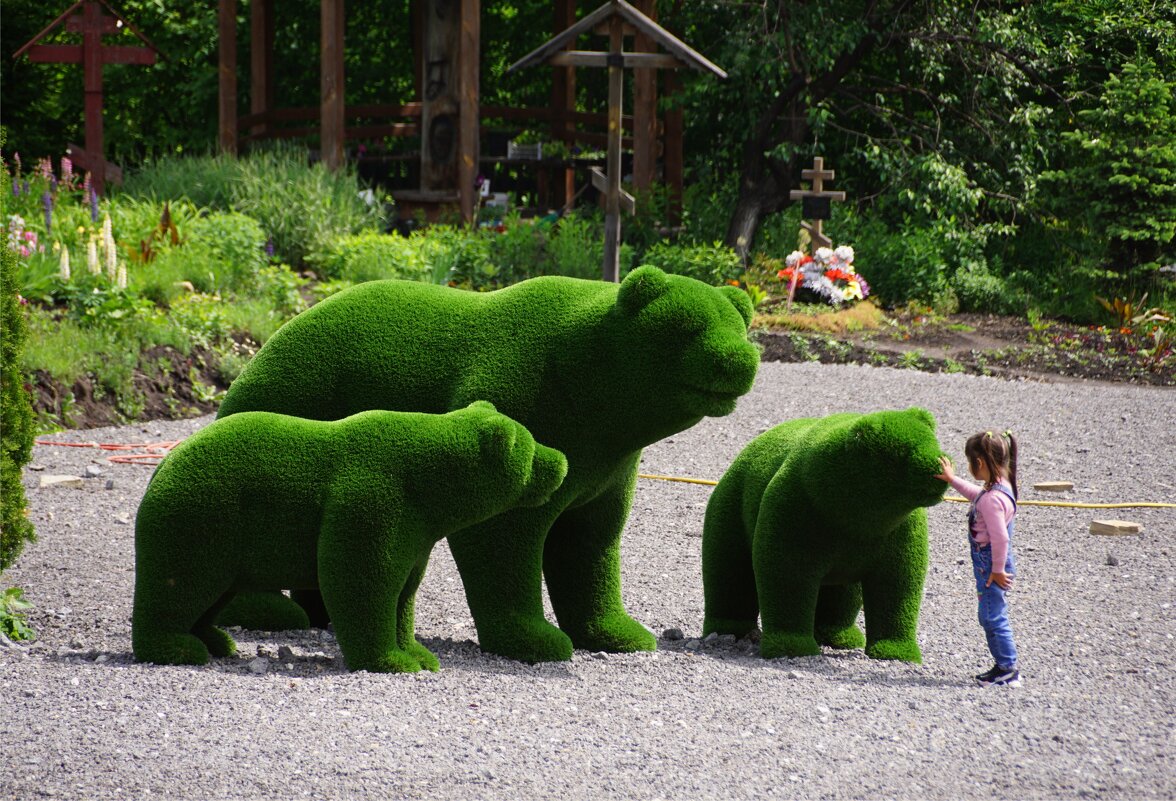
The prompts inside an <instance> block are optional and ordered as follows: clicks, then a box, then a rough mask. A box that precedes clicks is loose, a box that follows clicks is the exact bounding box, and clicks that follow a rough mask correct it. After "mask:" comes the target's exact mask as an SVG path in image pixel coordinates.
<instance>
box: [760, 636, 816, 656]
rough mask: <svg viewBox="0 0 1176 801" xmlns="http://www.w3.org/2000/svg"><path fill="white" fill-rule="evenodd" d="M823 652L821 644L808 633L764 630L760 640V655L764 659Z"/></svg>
mask: <svg viewBox="0 0 1176 801" xmlns="http://www.w3.org/2000/svg"><path fill="white" fill-rule="evenodd" d="M820 653H821V646H819V645H817V641H816V639H814V638H813V637H812V636H810V635H807V634H789V633H787V632H782V631H773V632H770V633H769V632H766V631H765V632H764V635H763V639H761V640H760V655H761V656H763V657H764V659H776V658H777V657H781V656H793V657H795V656H817V655H818V654H820Z"/></svg>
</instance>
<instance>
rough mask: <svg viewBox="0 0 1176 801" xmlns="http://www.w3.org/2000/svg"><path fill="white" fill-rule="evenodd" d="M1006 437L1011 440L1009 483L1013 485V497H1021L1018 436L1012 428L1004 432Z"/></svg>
mask: <svg viewBox="0 0 1176 801" xmlns="http://www.w3.org/2000/svg"><path fill="white" fill-rule="evenodd" d="M1004 438H1005V439H1007V440H1008V442H1009V483H1010V484H1012V485H1013V499H1014V500H1016V499H1018V498H1019V497H1020V493H1019V492H1018V491H1017V438H1016V437H1014V436H1013V432H1012V431H1011V430H1006V431H1005V432H1004Z"/></svg>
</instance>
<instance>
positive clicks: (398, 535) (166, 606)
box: [132, 402, 567, 672]
mask: <svg viewBox="0 0 1176 801" xmlns="http://www.w3.org/2000/svg"><path fill="white" fill-rule="evenodd" d="M566 473H567V461H566V460H565V459H564V457H563V455H562V454H561V453H559V452H558V451H555V450H552V449H551V448H547V447H544V446H542V445H538V444H536V442H535V440H534V439H533V438H532V437H531V435H530V434H529V433H528V432H527V430H526V429H525V428H523V427H522V426H521V425H519V424H518V423H516V422H514V421H513V420H510V419H509V418H507V417H505V416H503V415H501V414H498V413H497V412H495V410H494V408H493V406H491V405H490V404H489V403H484V402H479V403H474V404H471V405H470V407H469V408H466V409H461V410H459V411H454V412H450V413H449V414H445V415H431V414H417V413H407V412H386V411H369V412H363V413H361V414H356V415H354V416H352V417H348V418H346V419H344V420H339V421H336V422H323V421H317V420H304V419H301V418H296V417H288V416H286V415H281V414H274V413H272V412H248V413H244V414H237V415H233V416H232V417H228V418H225V419H223V420H218V421H216V422H214V423H213V424H211V425H209V426H208V427H207V428H205V429H203V430H201V431H199V432H197V433H196V434H195V435H193V436H191V437H189V438H188V439H187V440H185V441H184V442H182V443H181V444H180V445H179V447H177V448H176V449H175V450H174V451H172V452H171V453H170V454H168V456H167V458H166V459H164V460H163V462H162V463H161V464H160V466H159V468H158V469H157V470H156V472H155V474H154V475H153V476H152V478H151V483H150V484H149V485H148V487H147V491H146V493H145V495H144V497H143V501H142V503H141V504H140V506H139V514H138V518H137V520H136V522H135V573H136V575H135V601H134V612H133V618H132V643H133V647H134V652H135V658H136V659H138V660H140V661H144V662H157V663H161V664H203V663H205V662H207V661H208V657H209V653H210V652H211V653H212V654H214V655H216V656H227V655H229V654H232V653H234V652H235V651H236V645H235V644H234V642H233V640H232V638H231V637H230V636H229V634H228V633H227V632H225V631H224V630H223V629H219V628H217V627H215V626H214V625H213V621H214V620H215V618H216V615H217V613H218V612H219V611H220V609H221V607H222V606H223V605H224V604H225V603H226V602H227V601H228V599H229V598H230V597H231V596H232V595H233V593H235V592H236V591H238V590H262V589H269V590H280V589H283V588H287V587H293V588H321V591H322V598H323V602H324V604H325V605H326V609H327V611H328V612H329V613H330V615H331V619H332V621H333V622H334V625H335V636H336V638H337V640H338V642H339V649H340V650H341V651H342V652H343V658H344V660H345V661H346V663H347V667H348V668H350V669H351V670H370V671H378V672H406V671H416V670H420V669H421V668H427V669H429V670H436V669H437V658H436V657H435V656H433V654H431V653H430V652H429V651H428V650H426V649H425V647H424V646H423V645H421V644H420V642H418V641H417V639H416V636H415V634H414V627H413V602H414V598H415V595H416V590H417V586H418V585H419V584H420V580H421V577H422V576H423V575H424V572H425V567H426V565H427V563H428V559H429V552H430V551H431V550H432V548H433V545H434V544H436V542H437V541H438V540H439V539H440V538H441V537H443V536H445V535H447V534H449V533H450V532H452V531H456V530H458V529H461V528H464V527H466V526H469V525H470V524H472V523H477V522H479V521H481V520H485V519H486V518H488V517H491V516H493V515H495V514H498V513H499V512H501V511H502V510H504V509H508V508H512V507H515V506H520V507H533V506H537V505H539V504H543V503H545V502H547V500H548V499H549V498H550V497H551V495H552V493H553V492H555V491H556V489H557V488H558V487H559V485H560V483H561V482H562V481H563V478H564V476H565V474H566Z"/></svg>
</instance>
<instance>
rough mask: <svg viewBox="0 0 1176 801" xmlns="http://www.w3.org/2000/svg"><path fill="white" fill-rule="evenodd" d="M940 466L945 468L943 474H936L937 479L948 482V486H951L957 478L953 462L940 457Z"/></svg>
mask: <svg viewBox="0 0 1176 801" xmlns="http://www.w3.org/2000/svg"><path fill="white" fill-rule="evenodd" d="M939 466H940V467H942V468H943V472H942V473H936V474H935V477H936V478H937V479H939V480H940V481H944V482H947V483H948V484H950V483H951V482H952V479H954V478H955V472H954V471H953V470H952V469H951V460H950V459H948V458H947V457H946V456H940V457H939Z"/></svg>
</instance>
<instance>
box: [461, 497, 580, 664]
mask: <svg viewBox="0 0 1176 801" xmlns="http://www.w3.org/2000/svg"><path fill="white" fill-rule="evenodd" d="M546 516H547V515H545V514H544V513H543V510H535V509H526V508H518V509H512V510H511V511H509V512H506V513H505V514H501V515H499V516H498V517H495V518H492V519H490V520H488V521H486V522H485V523H481V524H479V525H477V526H474V527H472V528H468V529H464V530H463V531H460V532H458V533H457V534H453V535H450V537H449V550H450V551H451V552H452V553H453V560H454V562H456V563H457V569H458V571H459V572H460V573H461V579H462V584H463V585H464V587H465V592H466V601H467V602H468V603H469V607H470V613H471V614H472V615H473V617H474V625H475V626H477V629H478V642H479V645H480V646H481V648H482V650H483V651H486V652H489V653H493V654H498V655H499V656H505V657H507V658H509V659H518V660H520V661H522V662H558V661H566V660H568V659H571V658H572V641H571V639H570V638H569V637H568V635H567V634H565V633H564V632H562V631H560V630H559V629H558V628H556V627H555V626H553V625H551V623H549V622H548V621H547V618H546V617H545V616H544V614H543V594H542V573H543V532H545V531H546V530H547V527H548V525H549V522H548V521H547V520H546V519H544V518H545V517H546Z"/></svg>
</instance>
